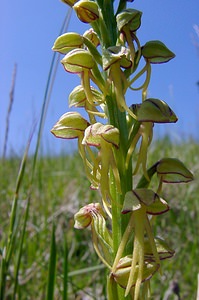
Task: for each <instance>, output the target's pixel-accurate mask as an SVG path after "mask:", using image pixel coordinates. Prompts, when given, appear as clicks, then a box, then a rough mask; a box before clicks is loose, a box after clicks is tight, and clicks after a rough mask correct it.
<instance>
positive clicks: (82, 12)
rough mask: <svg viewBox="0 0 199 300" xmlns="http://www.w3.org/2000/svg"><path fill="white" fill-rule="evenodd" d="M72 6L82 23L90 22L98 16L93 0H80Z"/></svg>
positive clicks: (96, 6)
mask: <svg viewBox="0 0 199 300" xmlns="http://www.w3.org/2000/svg"><path fill="white" fill-rule="evenodd" d="M73 8H74V10H75V11H76V14H77V16H78V18H79V19H80V21H82V22H84V23H91V22H93V21H95V20H97V19H98V18H99V10H98V5H97V3H96V2H94V1H89V0H80V1H78V2H77V3H76V4H75V5H74V6H73Z"/></svg>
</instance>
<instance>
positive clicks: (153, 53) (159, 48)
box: [142, 41, 175, 64]
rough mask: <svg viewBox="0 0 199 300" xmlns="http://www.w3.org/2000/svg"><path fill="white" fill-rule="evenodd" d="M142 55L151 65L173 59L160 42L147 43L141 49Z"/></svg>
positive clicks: (172, 54)
mask: <svg viewBox="0 0 199 300" xmlns="http://www.w3.org/2000/svg"><path fill="white" fill-rule="evenodd" d="M142 55H143V56H144V58H145V59H146V60H148V61H149V62H150V63H151V64H161V63H165V62H168V61H169V60H171V59H172V58H174V57H175V54H174V53H173V52H171V51H170V50H169V49H168V48H167V47H166V46H165V44H163V43H162V42H160V41H150V42H147V43H146V44H145V45H144V46H143V47H142Z"/></svg>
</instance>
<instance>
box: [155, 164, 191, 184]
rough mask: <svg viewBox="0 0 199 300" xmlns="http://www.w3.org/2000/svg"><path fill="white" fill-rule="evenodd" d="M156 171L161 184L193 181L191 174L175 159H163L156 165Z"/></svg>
mask: <svg viewBox="0 0 199 300" xmlns="http://www.w3.org/2000/svg"><path fill="white" fill-rule="evenodd" d="M156 171H157V174H158V176H159V177H160V178H161V181H162V182H166V183H180V182H189V181H191V180H193V174H192V173H191V172H190V171H189V170H188V169H187V168H186V167H185V165H184V164H183V163H182V162H181V161H180V160H179V159H177V158H163V159H161V160H160V161H159V162H158V163H157V167H156Z"/></svg>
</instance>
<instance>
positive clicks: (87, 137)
mask: <svg viewBox="0 0 199 300" xmlns="http://www.w3.org/2000/svg"><path fill="white" fill-rule="evenodd" d="M102 139H104V140H105V141H106V142H108V143H111V144H113V145H114V146H115V147H118V145H119V131H118V129H117V128H115V127H114V126H112V125H103V124H101V123H95V124H93V125H90V126H89V127H88V128H87V129H86V130H85V134H84V139H83V141H82V143H83V144H87V145H90V146H96V147H100V146H101V140H102Z"/></svg>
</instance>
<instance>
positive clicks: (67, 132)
mask: <svg viewBox="0 0 199 300" xmlns="http://www.w3.org/2000/svg"><path fill="white" fill-rule="evenodd" d="M89 125H90V124H89V123H88V121H87V120H85V119H84V118H83V117H82V116H81V115H80V114H79V113H77V112H68V113H65V114H64V115H62V116H61V118H60V119H59V121H58V122H57V123H56V124H55V125H54V127H53V128H52V129H51V132H52V134H54V135H55V136H56V137H58V138H62V139H74V138H77V137H79V136H80V135H82V134H83V133H84V131H85V129H86V128H87V127H88V126H89Z"/></svg>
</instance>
